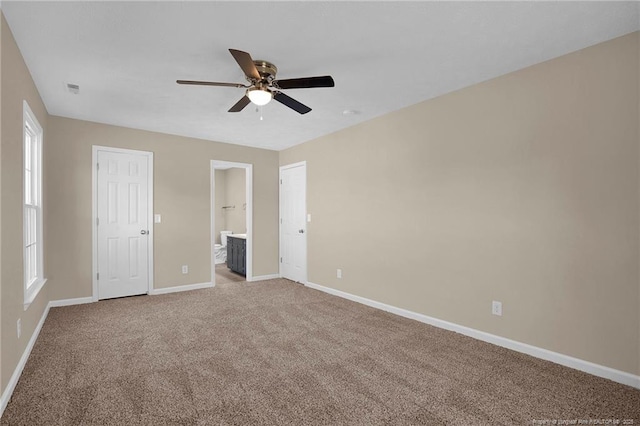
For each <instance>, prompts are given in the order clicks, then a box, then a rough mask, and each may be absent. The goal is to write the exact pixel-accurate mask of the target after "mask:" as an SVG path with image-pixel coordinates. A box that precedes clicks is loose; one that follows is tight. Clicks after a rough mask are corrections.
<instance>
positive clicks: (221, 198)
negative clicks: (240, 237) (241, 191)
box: [214, 170, 227, 244]
mask: <svg viewBox="0 0 640 426" xmlns="http://www.w3.org/2000/svg"><path fill="white" fill-rule="evenodd" d="M214 179H215V185H216V188H215V203H214V209H215V210H214V211H215V216H216V217H215V220H216V223H215V229H214V235H215V239H216V242H215V244H221V243H220V231H222V230H223V229H227V228H226V224H227V222H226V215H225V214H224V210H222V206H226V199H227V183H226V182H227V173H226V170H215V177H214Z"/></svg>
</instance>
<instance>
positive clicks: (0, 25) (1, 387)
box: [0, 5, 4, 392]
mask: <svg viewBox="0 0 640 426" xmlns="http://www.w3.org/2000/svg"><path fill="white" fill-rule="evenodd" d="M0 6H1V5H0ZM3 27H4V16H2V11H1V10H0V165H2V40H3V37H2V31H3V30H2V28H3ZM1 241H2V172H0V242H1ZM1 271H2V243H0V321H2V273H1ZM1 334H2V326H1V325H0V392H3V391H4V385H3V384H2V383H3V382H2V337H1Z"/></svg>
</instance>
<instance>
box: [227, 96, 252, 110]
mask: <svg viewBox="0 0 640 426" xmlns="http://www.w3.org/2000/svg"><path fill="white" fill-rule="evenodd" d="M250 103H251V100H250V99H249V97H248V96H247V95H245V96H243V97H242V99H240V100H239V101H238V102H236V104H235V105H234V106H232V107H231V109H229V112H240V111H242V110H243V109H244V107H246V106H247V105H249V104H250Z"/></svg>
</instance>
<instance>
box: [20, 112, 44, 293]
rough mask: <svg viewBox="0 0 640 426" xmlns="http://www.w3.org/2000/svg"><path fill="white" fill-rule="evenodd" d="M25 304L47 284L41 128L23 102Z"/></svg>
mask: <svg viewBox="0 0 640 426" xmlns="http://www.w3.org/2000/svg"><path fill="white" fill-rule="evenodd" d="M23 121H24V181H23V186H24V194H23V196H24V221H23V223H24V303H25V305H26V304H29V303H31V302H32V301H33V299H35V297H36V295H37V294H38V291H40V289H41V288H42V286H43V285H44V283H45V281H46V280H45V278H44V273H43V272H44V271H43V269H44V268H43V258H42V253H43V247H42V234H43V232H42V127H40V124H39V123H38V120H37V119H36V116H35V114H34V113H33V112H32V111H31V109H30V108H29V105H27V102H26V101H25V102H24V109H23Z"/></svg>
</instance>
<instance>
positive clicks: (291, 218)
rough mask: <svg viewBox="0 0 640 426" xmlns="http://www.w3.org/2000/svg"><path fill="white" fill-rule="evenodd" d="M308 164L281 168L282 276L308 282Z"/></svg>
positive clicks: (304, 282) (302, 163)
mask: <svg viewBox="0 0 640 426" xmlns="http://www.w3.org/2000/svg"><path fill="white" fill-rule="evenodd" d="M306 193H307V165H306V162H301V163H295V164H290V165H288V166H282V167H280V275H281V276H282V277H283V278H288V279H290V280H292V281H296V282H299V283H303V284H306V282H307V220H306V219H307V197H306Z"/></svg>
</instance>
